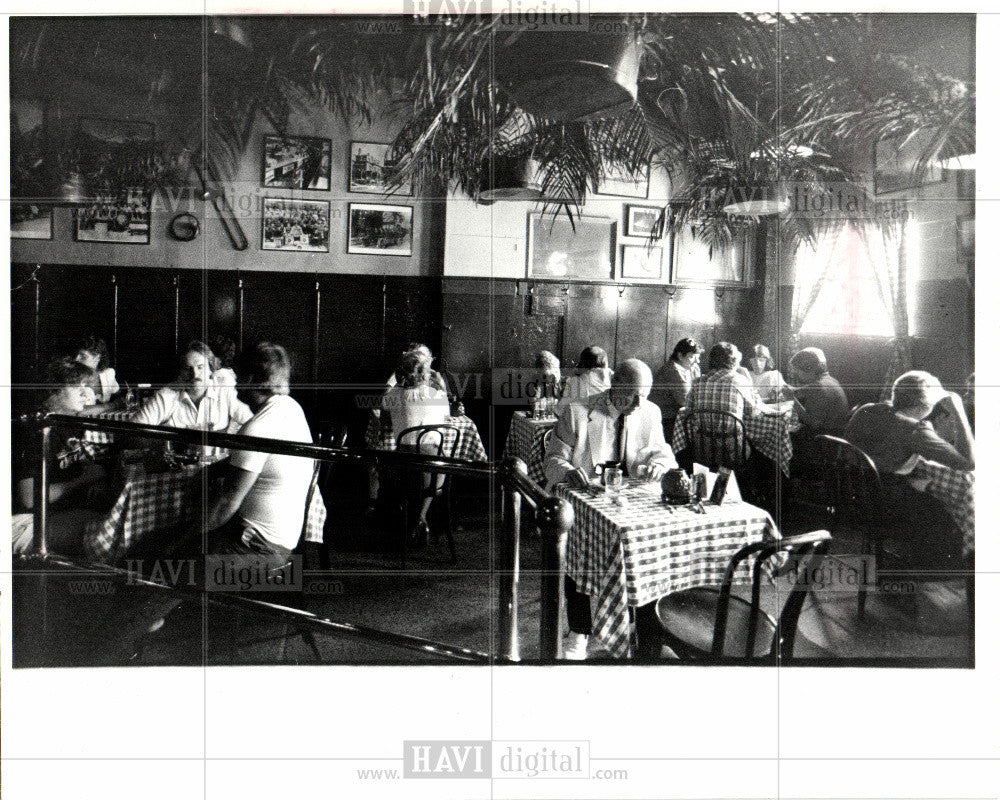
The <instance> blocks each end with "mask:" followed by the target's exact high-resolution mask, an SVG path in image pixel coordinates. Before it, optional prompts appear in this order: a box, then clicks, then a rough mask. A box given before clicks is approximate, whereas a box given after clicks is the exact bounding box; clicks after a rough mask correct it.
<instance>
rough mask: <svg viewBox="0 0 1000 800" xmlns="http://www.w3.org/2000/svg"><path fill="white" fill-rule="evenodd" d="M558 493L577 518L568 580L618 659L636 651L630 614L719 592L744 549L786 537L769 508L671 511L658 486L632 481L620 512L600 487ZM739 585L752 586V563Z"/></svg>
mask: <svg viewBox="0 0 1000 800" xmlns="http://www.w3.org/2000/svg"><path fill="white" fill-rule="evenodd" d="M730 480H734V479H733V478H731V479H730ZM710 482H711V481H710ZM553 491H554V493H555V494H556V496H558V497H561V498H562V499H564V500H566V501H568V502H569V503H570V505H571V506H572V508H573V512H574V522H573V526H572V527H571V529H570V532H569V537H568V540H567V547H566V564H565V566H566V573H567V574H568V575H569V577H570V578H572V579H573V581H575V582H576V585H577V588H578V589H579V590H580V591H581V592H583V593H585V594H588V595H590V597H591V598H592V603H591V605H592V612H591V614H592V631H593V635H594V636H596V637H597V639H598V640H599V642H600V643H601V644H602V646H603V647H604V648H605V649H606V650H607V651H608V652H609V653H611V655H612V656H614V657H615V658H625V657H628V656H629V655H630V654H632V653H634V652H635V646H636V636H635V627H634V622H633V621H632V616H631V615H630V614H629V609H630V608H632V609H635V608H638V607H639V606H644V605H646V604H647V603H652V602H654V601H656V600H658V599H659V598H661V597H664V596H665V595H668V594H672V593H673V592H678V591H681V590H684V589H690V588H694V587H701V586H718V585H720V584H721V583H722V580H723V577H724V575H725V572H726V568H727V566H728V564H729V560H730V558H731V557H732V556H733V555H734V554H735V553H736V551H737V550H739V549H740V548H741V547H743V546H745V545H748V544H751V543H754V542H759V541H764V540H766V539H767V538H769V537H770V538H773V539H777V538H780V533H779V531H778V526H777V525H776V524H775V522H774V520H773V519H772V518H771V515H770V514H768V513H767V512H766V511H764V510H763V509H760V508H757V507H756V506H753V505H750V504H749V503H746V502H743V501H742V500H735V499H729V498H728V497H727V498H726V499H724V500H723V502H722V503H721V504H719V505H714V504H710V503H707V502H705V503H695V504H690V505H680V506H678V505H669V504H667V503H666V502H664V501H663V500H662V499H661V489H660V484H659V483H658V482H656V481H651V482H650V481H639V480H634V479H627V480H626V482H625V485H624V487H623V489H622V491H621V494H620V496H619V497H620V499H621V500H620V502H621V505H619V504H616V503H615V502H614V501H613V500H612V498H611V497H610V496H609V495H608V494H607V493H606V492H604V491H602V490H601V489H600V488H597V487H595V486H591V487H590V488H588V489H574V488H570V487H569V486H568V485H567V484H563V483H560V484H557V485H556V486H555V487H554V490H553ZM735 580H736V581H737V582H745V583H749V581H750V566H749V563H748V562H744V564H743V565H742V566H741V568H740V570H739V571H738V572H737V574H736V577H735Z"/></svg>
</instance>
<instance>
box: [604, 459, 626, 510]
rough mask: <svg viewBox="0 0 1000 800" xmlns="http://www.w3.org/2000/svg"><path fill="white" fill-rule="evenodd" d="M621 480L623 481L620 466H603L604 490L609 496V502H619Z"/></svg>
mask: <svg viewBox="0 0 1000 800" xmlns="http://www.w3.org/2000/svg"><path fill="white" fill-rule="evenodd" d="M623 482H624V477H623V475H622V470H621V467H606V468H605V470H604V491H605V492H606V493H607V495H608V497H609V498H611V502H613V503H618V502H620V497H621V493H622V483H623Z"/></svg>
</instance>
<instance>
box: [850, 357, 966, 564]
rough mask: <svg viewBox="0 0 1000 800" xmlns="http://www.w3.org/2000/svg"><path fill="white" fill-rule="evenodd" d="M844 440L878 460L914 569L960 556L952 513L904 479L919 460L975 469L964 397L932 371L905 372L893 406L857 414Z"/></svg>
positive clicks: (888, 501)
mask: <svg viewBox="0 0 1000 800" xmlns="http://www.w3.org/2000/svg"><path fill="white" fill-rule="evenodd" d="M931 420H934V422H935V423H936V424H938V425H940V426H941V427H942V428H943V429H944V428H950V429H951V431H953V432H954V438H955V443H954V444H951V443H949V442H948V441H946V440H945V439H943V438H942V437H941V436H940V435H939V434H938V432H937V431H936V430H935V428H934V425H932V422H931ZM845 437H846V438H847V440H848V441H850V442H851V443H852V444H855V445H857V446H858V447H860V448H861V449H862V450H864V451H865V453H867V454H868V455H869V456H870V457H871V459H872V461H874V462H875V466H876V468H877V469H878V471H879V474H880V475H881V477H882V488H883V495H884V501H885V504H886V508H887V511H888V513H889V514H890V516H891V517H892V518H894V519H896V520H898V521H899V523H900V524H901V526H902V527H903V528H904V529H905V530H906V531H907V537H908V538H907V541H906V542H903V543H902V545H903V550H904V551H905V554H906V555H907V556H908V557H909V560H910V561H911V562H912V563H913V565H914V566H932V567H941V566H943V565H944V564H945V563H947V560H948V559H950V558H954V557H955V556H957V554H958V553H959V552H960V549H961V534H960V533H959V531H958V530H957V529H956V528H955V525H954V523H953V521H952V519H951V517H950V515H949V514H948V513H947V511H946V509H945V508H944V507H943V506H942V504H941V503H940V502H939V501H938V500H937V499H936V498H934V497H931V496H930V495H928V494H925V493H924V492H920V491H917V490H916V489H915V488H914V487H912V486H911V485H910V484H909V482H908V480H907V479H906V478H905V477H904V475H905V473H907V472H908V471H909V470H908V469H907V468H908V467H909V468H910V469H912V464H913V462H914V461H915V460H916V459H915V456H922V457H923V458H925V459H927V460H928V461H936V462H938V463H939V464H944V465H945V466H947V467H951V468H952V469H956V470H972V469H975V456H974V453H973V440H972V432H971V430H970V428H969V423H968V420H967V419H966V416H965V411H964V409H963V407H962V401H961V398H959V397H958V395H956V394H955V393H954V392H945V390H944V389H943V388H942V386H941V383H940V382H939V381H938V379H937V378H935V377H934V376H933V375H931V374H930V373H927V372H920V371H912V372H907V373H905V374H903V375H901V376H900V377H899V378H897V379H896V381H895V383H893V385H892V398H891V401H890V402H889V403H869V404H868V405H864V406H862V407H861V408H859V409H858V410H857V411H855V412H854V415H853V416H852V417H851V420H850V422H849V423H848V425H847V430H846V432H845ZM897 472H899V473H902V474H899V475H895V474H894V473H897Z"/></svg>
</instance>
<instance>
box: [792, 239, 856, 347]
mask: <svg viewBox="0 0 1000 800" xmlns="http://www.w3.org/2000/svg"><path fill="white" fill-rule="evenodd" d="M842 231H843V227H838V228H834V229H830V230H828V231H826V232H824V233H821V234H819V236H818V237H817V240H816V247H815V248H814V249H813V253H814V256H813V257H812V258H804V257H803V253H802V248H800V249H798V250H796V251H795V256H794V257H795V273H794V274H795V292H794V294H793V295H792V325H791V336H790V337H789V347H790V349H791V352H793V353H794V352H795V351H796V350H798V349H799V343H800V341H801V336H802V326H803V325H804V324H805V321H806V318H807V317H808V316H809V312H810V311H811V310H812V308H813V306H814V305H816V298H818V297H819V295H820V291H821V290H822V289H823V286H824V284H825V283H826V279H827V276H828V275H829V273H830V268H831V266H832V265H833V257H834V254H835V253H836V244H837V239H838V238H839V237H840V234H841V232H842Z"/></svg>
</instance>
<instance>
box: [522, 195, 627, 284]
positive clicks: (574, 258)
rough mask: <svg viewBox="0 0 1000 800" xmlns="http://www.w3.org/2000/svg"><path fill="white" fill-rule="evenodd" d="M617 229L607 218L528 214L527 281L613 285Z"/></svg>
mask: <svg viewBox="0 0 1000 800" xmlns="http://www.w3.org/2000/svg"><path fill="white" fill-rule="evenodd" d="M615 226H616V223H615V221H614V220H613V219H608V218H606V217H576V218H575V219H574V220H573V223H572V224H571V223H570V221H569V219H567V218H566V217H565V216H564V215H559V216H556V217H554V218H553V217H552V216H550V215H544V216H543V215H542V214H541V213H539V212H531V213H529V214H528V247H527V251H528V265H527V266H528V271H527V277H529V278H541V279H546V278H548V279H553V280H563V281H565V280H577V281H612V280H614V278H615Z"/></svg>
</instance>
